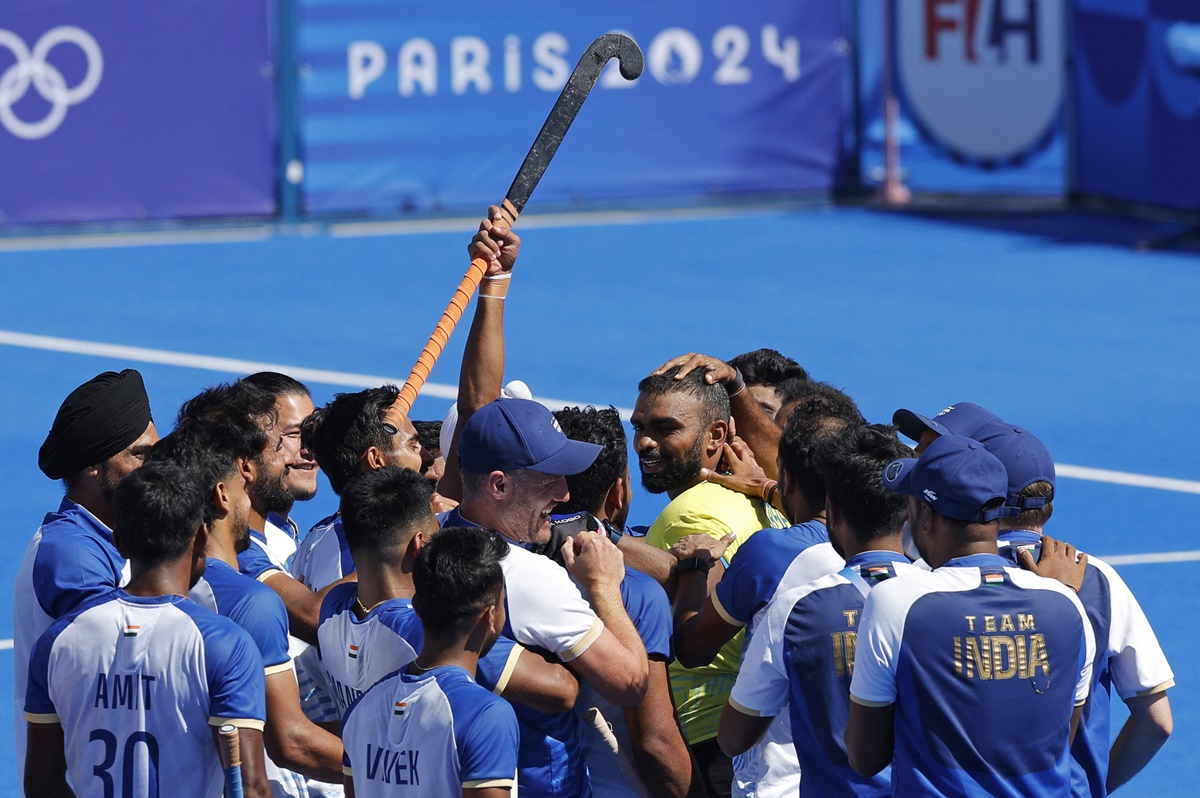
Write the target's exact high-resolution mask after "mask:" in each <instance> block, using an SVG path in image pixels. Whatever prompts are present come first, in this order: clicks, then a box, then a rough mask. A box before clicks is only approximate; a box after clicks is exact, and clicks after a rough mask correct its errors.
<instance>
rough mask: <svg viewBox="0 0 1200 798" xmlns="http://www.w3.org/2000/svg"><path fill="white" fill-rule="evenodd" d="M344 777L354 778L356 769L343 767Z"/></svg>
mask: <svg viewBox="0 0 1200 798" xmlns="http://www.w3.org/2000/svg"><path fill="white" fill-rule="evenodd" d="M342 775H343V776H349V777H350V778H354V768H349V767H346V766H345V765H342Z"/></svg>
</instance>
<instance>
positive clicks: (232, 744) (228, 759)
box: [217, 723, 242, 798]
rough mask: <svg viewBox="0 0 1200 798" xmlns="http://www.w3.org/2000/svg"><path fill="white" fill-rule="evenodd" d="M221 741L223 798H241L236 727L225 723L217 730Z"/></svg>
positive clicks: (240, 758)
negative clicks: (223, 777)
mask: <svg viewBox="0 0 1200 798" xmlns="http://www.w3.org/2000/svg"><path fill="white" fill-rule="evenodd" d="M217 738H218V739H219V740H220V741H221V745H220V752H221V767H222V768H223V769H224V770H225V798H242V749H241V746H240V745H239V743H238V730H237V726H234V725H233V724H231V723H226V724H225V725H224V726H222V727H221V728H220V729H218V730H217Z"/></svg>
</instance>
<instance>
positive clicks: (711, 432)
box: [704, 419, 733, 457]
mask: <svg viewBox="0 0 1200 798" xmlns="http://www.w3.org/2000/svg"><path fill="white" fill-rule="evenodd" d="M705 432H706V434H707V436H708V440H707V441H706V442H705V447H704V448H705V451H706V453H707V454H708V456H709V457H712V456H714V455H717V454H719V453H720V452H721V447H722V446H724V445H725V444H726V443H729V442H730V441H732V440H733V436H732V435H731V434H730V430H729V422H728V421H725V420H724V419H717V420H716V421H714V422H712V423H711V424H709V425H708V429H707V430H706V431H705Z"/></svg>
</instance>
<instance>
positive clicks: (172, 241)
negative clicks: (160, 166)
mask: <svg viewBox="0 0 1200 798" xmlns="http://www.w3.org/2000/svg"><path fill="white" fill-rule="evenodd" d="M271 235H272V232H271V228H270V227H268V226H266V225H262V226H258V227H235V228H230V229H227V230H225V229H216V230H156V231H150V232H145V233H74V234H70V235H45V236H14V237H12V238H0V252H31V251H40V250H59V249H112V248H115V247H161V246H171V245H176V244H236V243H242V242H246V241H266V240H267V239H269V238H270V237H271Z"/></svg>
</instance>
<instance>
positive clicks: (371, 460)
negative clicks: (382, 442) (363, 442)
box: [359, 446, 387, 471]
mask: <svg viewBox="0 0 1200 798" xmlns="http://www.w3.org/2000/svg"><path fill="white" fill-rule="evenodd" d="M359 465H361V466H362V469H363V470H365V471H378V470H379V469H381V468H383V467H384V466H385V465H387V459H386V458H385V457H384V455H383V452H382V451H380V449H379V447H378V446H370V447H368V448H367V450H366V451H365V452H363V456H362V457H361V458H359Z"/></svg>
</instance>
